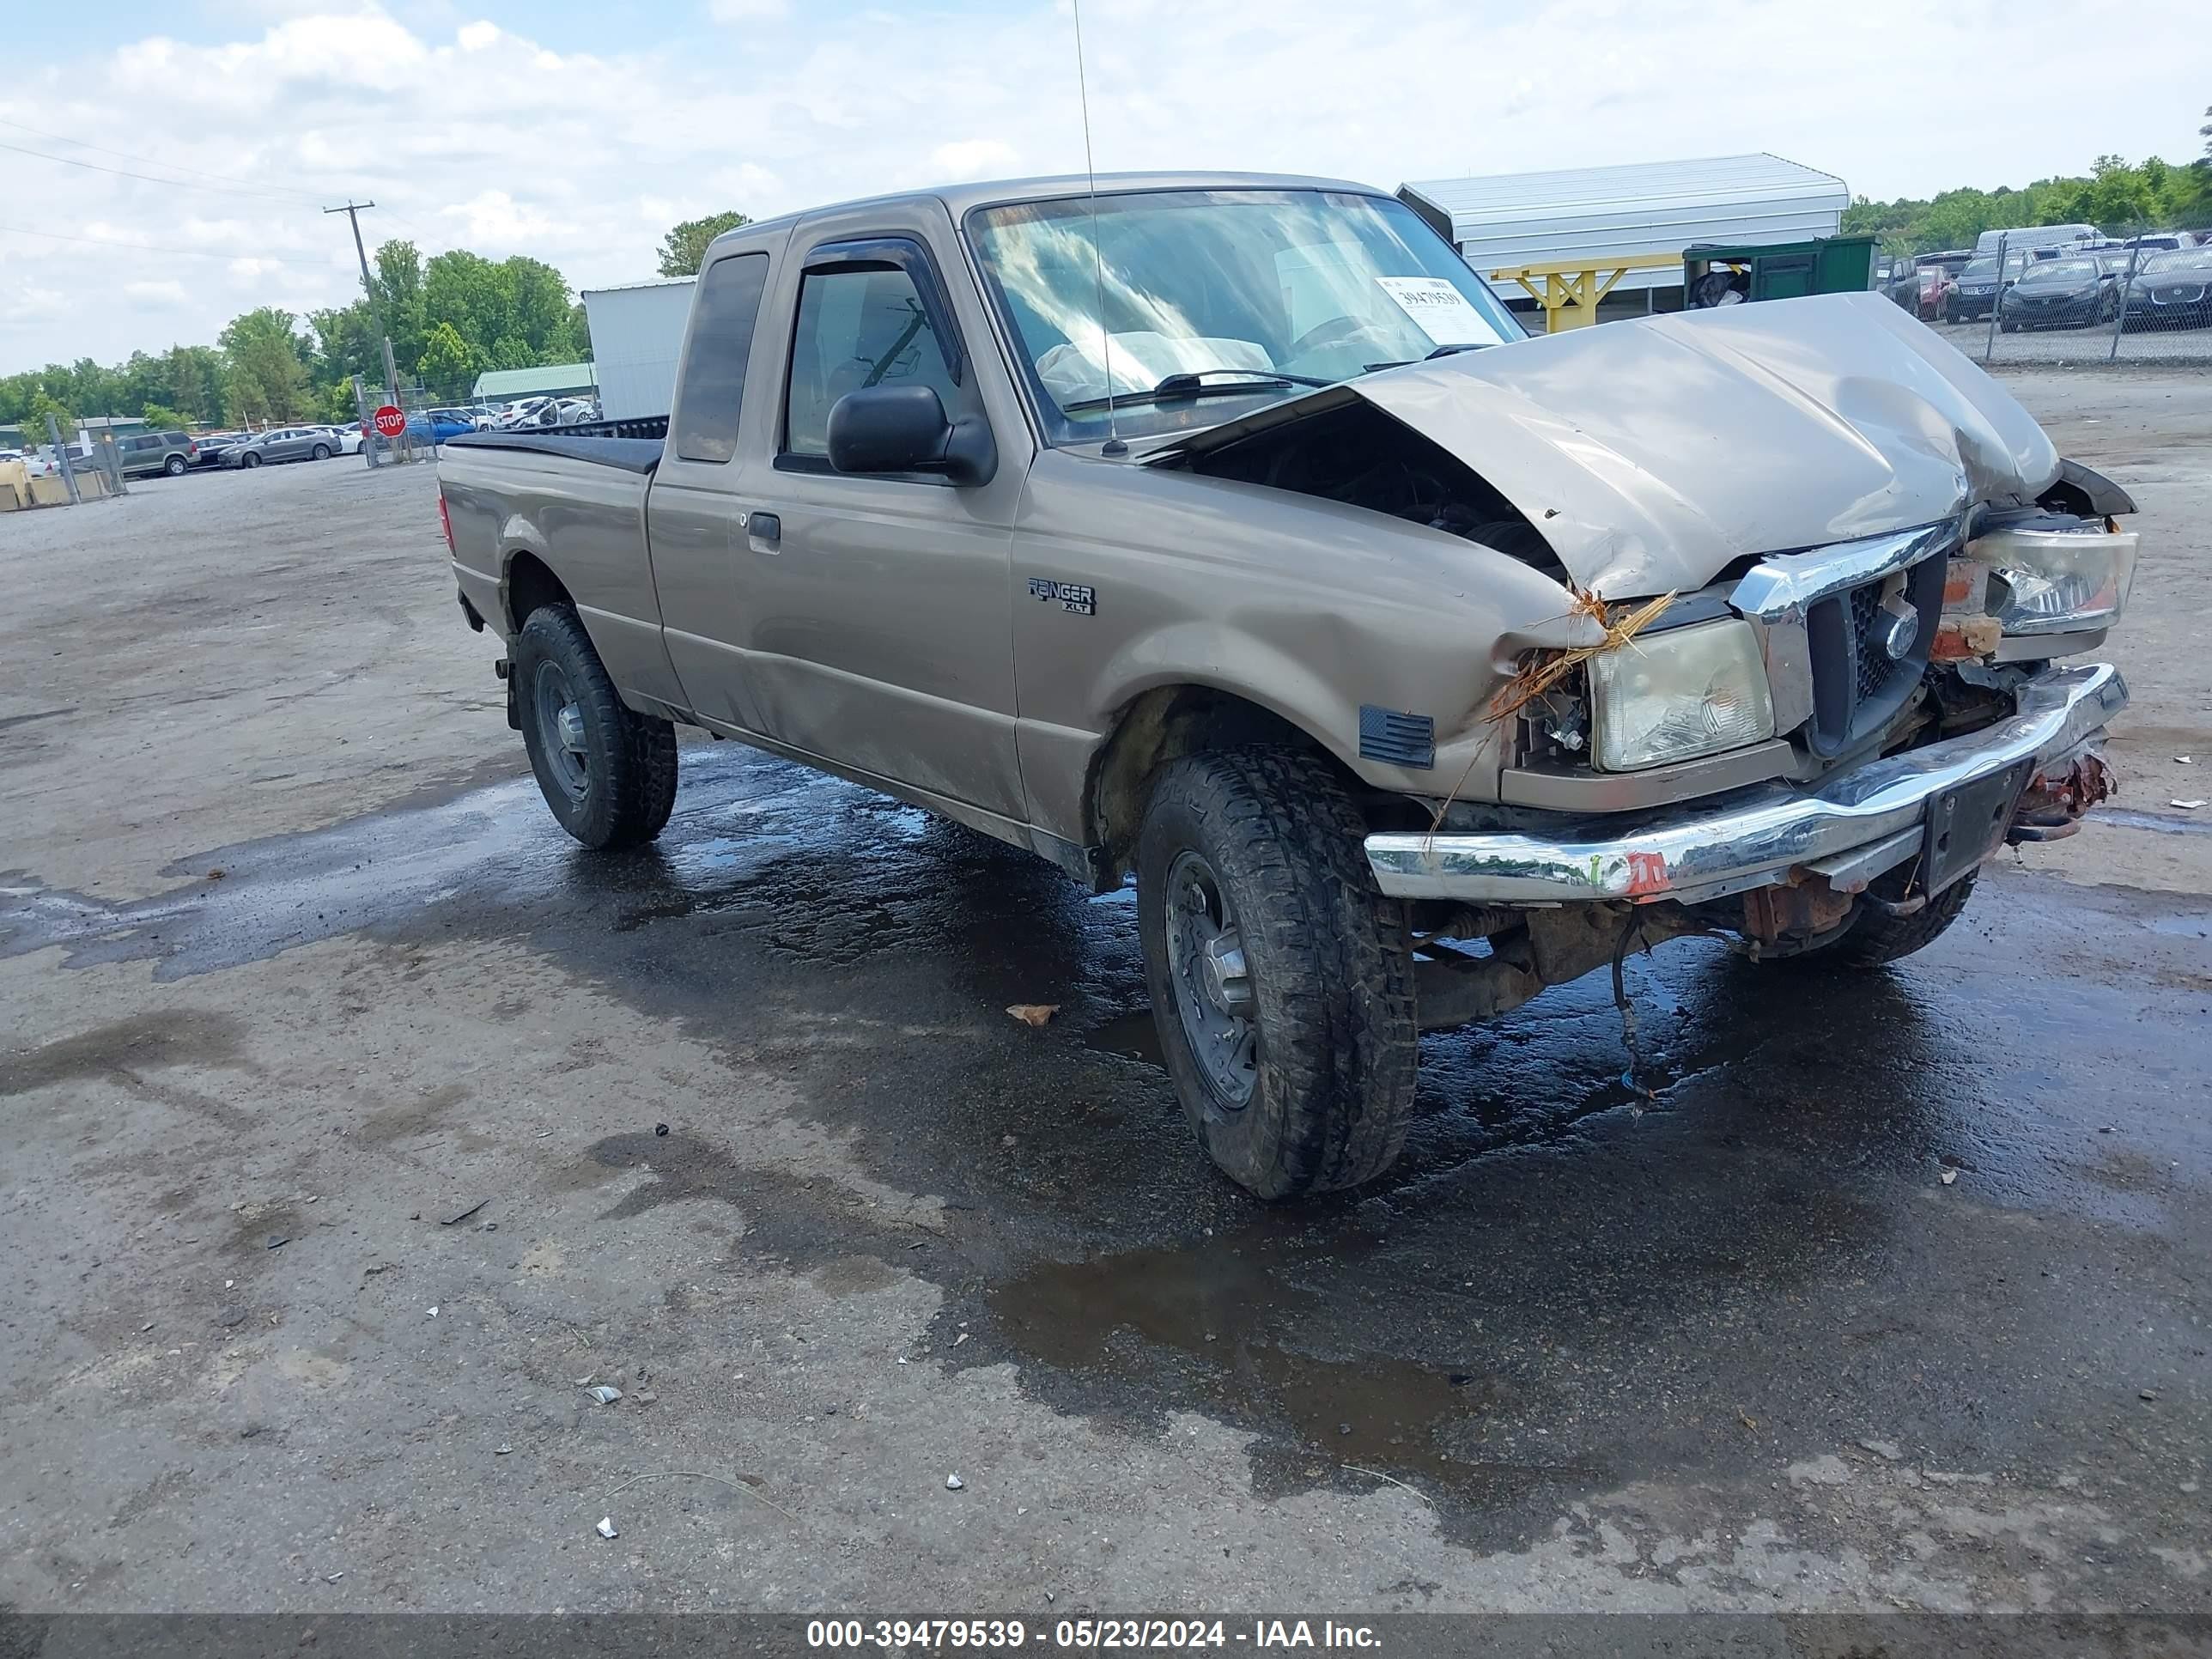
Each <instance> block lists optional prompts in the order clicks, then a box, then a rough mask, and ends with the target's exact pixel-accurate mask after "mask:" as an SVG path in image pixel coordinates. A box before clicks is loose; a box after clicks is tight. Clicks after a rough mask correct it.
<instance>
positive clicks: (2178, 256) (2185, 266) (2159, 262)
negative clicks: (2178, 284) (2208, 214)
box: [2137, 247, 2212, 276]
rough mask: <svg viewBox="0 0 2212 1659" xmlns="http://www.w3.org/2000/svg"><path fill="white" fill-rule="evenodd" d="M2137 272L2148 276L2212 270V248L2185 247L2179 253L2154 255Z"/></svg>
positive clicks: (2144, 261) (2145, 260)
mask: <svg viewBox="0 0 2212 1659" xmlns="http://www.w3.org/2000/svg"><path fill="white" fill-rule="evenodd" d="M2137 270H2138V274H2140V275H2142V276H2156V275H2157V274H2158V273H2159V272H2160V271H2166V270H2212V248H2201V247H2185V248H2183V249H2182V250H2181V251H2180V252H2178V253H2157V254H2152V255H2150V256H2149V257H2148V258H2145V259H2144V260H2143V262H2142V264H2141V265H2140V266H2139V267H2137Z"/></svg>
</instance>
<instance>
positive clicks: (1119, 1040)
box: [1083, 1008, 1167, 1069]
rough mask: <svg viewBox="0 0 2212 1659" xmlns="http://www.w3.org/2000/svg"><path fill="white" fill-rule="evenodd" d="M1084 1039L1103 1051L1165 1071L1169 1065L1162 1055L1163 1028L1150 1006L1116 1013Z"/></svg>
mask: <svg viewBox="0 0 2212 1659" xmlns="http://www.w3.org/2000/svg"><path fill="white" fill-rule="evenodd" d="M1083 1041H1084V1043H1085V1046H1087V1047H1089V1048H1095V1049H1097V1051H1098V1052H1099V1053H1100V1054H1120V1055H1121V1057H1122V1058H1123V1059H1125V1060H1145V1061H1147V1062H1148V1063H1150V1064H1152V1065H1154V1066H1160V1067H1161V1068H1162V1069H1165V1067H1166V1066H1167V1061H1166V1060H1164V1059H1162V1058H1161V1056H1160V1028H1159V1025H1158V1022H1157V1021H1155V1020H1154V1019H1153V1018H1152V1010H1151V1009H1150V1008H1133V1009H1131V1010H1130V1011H1129V1012H1127V1013H1126V1014H1115V1016H1113V1018H1110V1019H1107V1020H1103V1021H1102V1022H1101V1023H1099V1024H1097V1025H1094V1026H1092V1027H1091V1029H1090V1030H1087V1031H1085V1033H1084V1034H1083Z"/></svg>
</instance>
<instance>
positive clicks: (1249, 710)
mask: <svg viewBox="0 0 2212 1659" xmlns="http://www.w3.org/2000/svg"><path fill="white" fill-rule="evenodd" d="M1248 744H1270V745H1274V746H1279V747H1284V748H1293V749H1299V750H1304V751H1306V752H1308V753H1310V754H1311V755H1312V756H1314V757H1316V759H1318V760H1319V761H1321V762H1322V763H1323V764H1325V765H1326V766H1328V768H1329V769H1330V770H1331V771H1333V772H1335V773H1337V774H1338V775H1340V777H1341V778H1342V780H1343V781H1344V783H1345V785H1346V788H1348V789H1350V790H1352V792H1354V796H1355V799H1356V798H1357V796H1358V793H1364V791H1365V788H1366V786H1365V785H1364V783H1363V782H1362V781H1360V779H1359V777H1358V775H1357V774H1356V773H1354V772H1353V771H1352V768H1351V767H1349V766H1348V765H1346V763H1345V762H1344V760H1343V758H1342V757H1340V756H1339V755H1337V754H1336V753H1335V751H1334V750H1332V749H1331V748H1330V747H1329V745H1328V744H1327V743H1325V742H1323V741H1322V739H1321V738H1318V737H1316V735H1315V734H1314V733H1313V732H1311V731H1310V730H1308V729H1307V728H1306V727H1305V726H1304V725H1302V724H1300V723H1299V722H1298V721H1297V720H1292V719H1291V718H1290V717H1289V716H1288V715H1285V714H1282V713H1280V712H1279V711H1278V710H1276V709H1274V708H1269V707H1267V705H1266V704H1264V703H1262V702H1258V701H1256V700H1255V699H1254V698H1253V697H1251V696H1248V695H1246V694H1245V693H1243V692H1241V691H1237V690H1231V689H1229V688H1228V687H1225V686H1222V685H1218V684H1209V683H1206V682H1205V681H1201V680H1195V679H1189V680H1178V681H1175V682H1173V683H1170V684H1160V685H1153V686H1150V687H1148V688H1146V690H1142V691H1140V692H1139V693H1137V694H1136V695H1135V696H1133V697H1131V698H1129V699H1128V700H1127V702H1123V703H1122V704H1121V707H1120V708H1119V709H1117V710H1116V711H1115V715H1114V717H1113V720H1111V722H1110V723H1109V726H1108V728H1107V733H1106V738H1105V740H1104V741H1103V743H1101V744H1099V745H1098V746H1097V749H1096V750H1094V751H1093V752H1092V755H1091V763H1090V767H1089V769H1088V772H1087V775H1086V776H1085V781H1084V828H1085V838H1086V840H1087V841H1088V842H1089V843H1090V845H1091V847H1092V848H1095V849H1097V850H1096V852H1095V853H1094V854H1093V860H1094V863H1095V864H1096V866H1097V870H1096V872H1095V873H1096V876H1097V880H1098V883H1099V884H1100V886H1101V888H1102V890H1104V889H1107V888H1110V887H1112V886H1114V885H1116V884H1119V882H1120V880H1121V877H1122V876H1123V875H1125V874H1126V873H1127V872H1128V870H1129V869H1130V867H1131V864H1132V861H1133V858H1134V855H1135V849H1136V843H1137V831H1138V829H1139V826H1140V825H1141V824H1142V823H1143V822H1144V817H1145V808H1146V804H1147V803H1148V802H1149V801H1150V799H1151V798H1152V782H1153V780H1154V779H1155V778H1156V777H1157V775H1158V773H1159V771H1160V769H1161V768H1163V767H1164V766H1166V765H1168V764H1169V763H1170V762H1173V761H1177V760H1180V759H1182V757H1184V756H1186V755H1195V754H1200V753H1203V752H1205V751H1206V750H1216V749H1231V748H1238V747H1243V746H1245V745H1248Z"/></svg>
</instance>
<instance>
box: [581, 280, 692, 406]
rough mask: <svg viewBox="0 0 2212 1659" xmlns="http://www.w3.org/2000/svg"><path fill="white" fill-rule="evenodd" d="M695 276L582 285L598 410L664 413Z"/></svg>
mask: <svg viewBox="0 0 2212 1659" xmlns="http://www.w3.org/2000/svg"><path fill="white" fill-rule="evenodd" d="M694 283H696V278H694V277H690V276H676V277H671V278H670V279H669V280H667V281H665V282H659V283H624V284H623V286H622V287H620V288H598V289H585V290H584V293H583V295H582V298H583V301H584V314H585V315H586V317H587V318H589V319H591V325H592V357H593V358H594V359H595V360H596V361H597V362H598V364H599V411H600V413H601V414H602V415H604V416H605V417H606V418H607V419H608V420H610V421H629V420H635V419H636V418H638V417H639V416H647V415H665V414H667V413H668V411H669V409H670V407H671V405H672V404H674V403H675V401H676V359H677V356H678V353H680V352H681V351H682V350H683V349H684V324H685V323H686V322H688V321H689V320H690V316H691V289H692V287H693V285H694Z"/></svg>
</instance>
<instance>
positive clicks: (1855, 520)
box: [1146, 294, 2059, 599]
mask: <svg viewBox="0 0 2212 1659" xmlns="http://www.w3.org/2000/svg"><path fill="white" fill-rule="evenodd" d="M1355 396H1356V397H1358V398H1365V399H1366V400H1367V401H1368V402H1370V403H1371V404H1374V405H1375V406H1376V407H1377V408H1378V409H1381V410H1384V411H1385V412H1386V413H1388V414H1389V415H1391V416H1394V417H1395V418H1396V419H1397V420H1399V421H1401V422H1404V423H1405V424H1406V425H1407V426H1409V427H1411V428H1413V429H1414V430H1415V431H1417V432H1419V433H1420V434H1422V435H1424V436H1425V437H1427V438H1429V439H1431V441H1434V442H1436V443H1437V444H1438V445H1440V446H1441V447H1443V448H1444V449H1447V450H1449V452H1451V453H1452V454H1454V455H1455V456H1456V457H1458V458H1459V459H1462V460H1463V461H1465V462H1466V463H1467V464H1468V465H1469V466H1470V467H1472V468H1473V469H1474V471H1477V472H1478V473H1480V475H1481V476H1482V477H1484V478H1486V479H1487V480H1488V481H1489V482H1490V483H1491V484H1492V486H1494V487H1495V488H1496V489H1498V491H1499V492H1500V493H1502V494H1503V495H1504V496H1505V498H1506V499H1507V500H1508V501H1511V502H1512V503H1513V504H1514V506H1516V507H1518V508H1519V509H1520V510H1521V511H1522V513H1523V514H1525V515H1526V516H1527V518H1528V521H1529V522H1530V523H1531V524H1533V525H1534V526H1536V528H1537V529H1538V530H1539V531H1541V532H1542V533H1543V535H1544V537H1545V538H1546V539H1547V540H1548V541H1549V542H1550V543H1551V544H1552V546H1553V550H1555V551H1556V552H1557V553H1558V555H1559V561H1560V562H1561V563H1562V564H1564V565H1565V567H1566V568H1567V570H1568V572H1569V574H1571V575H1572V576H1573V577H1574V578H1575V580H1577V582H1579V583H1580V584H1581V585H1582V586H1584V587H1585V588H1590V589H1594V590H1595V591H1596V592H1599V593H1601V594H1602V595H1604V596H1605V597H1606V598H1607V599H1634V598H1638V597H1642V596H1645V595H1650V594H1655V593H1660V592H1667V591H1668V590H1674V589H1680V590H1688V589H1692V588H1697V587H1701V586H1705V584H1706V583H1708V582H1710V581H1711V580H1714V578H1715V577H1716V576H1717V575H1718V574H1719V573H1720V571H1721V570H1722V569H1723V568H1724V567H1726V566H1727V565H1728V564H1729V563H1730V562H1732V561H1734V560H1735V559H1737V558H1740V557H1741V556H1744V555H1746V554H1754V553H1774V552H1782V551H1787V550H1794V549H1798V548H1806V547H1815V546H1819V545H1821V544H1825V543H1829V542H1837V541H1847V540H1850V539H1852V538H1857V537H1862V536H1873V535H1879V534H1881V533H1883V532H1887V531H1893V530H1899V529H1904V528H1906V527H1909V526H1916V525H1923V524H1932V523H1935V522H1936V521H1938V520H1943V519H1947V518H1954V517H1956V516H1957V515H1958V514H1960V513H1962V512H1963V511H1964V510H1965V509H1966V507H1969V506H1971V505H1972V504H1974V503H1976V502H1980V501H2002V500H2011V499H2015V498H2017V499H2021V500H2024V501H2025V500H2033V498H2034V497H2035V496H2037V495H2040V494H2041V493H2042V492H2043V491H2044V490H2045V489H2047V488H2049V487H2050V485H2051V483H2052V482H2053V480H2055V479H2056V478H2057V476H2058V470H2059V457H2058V453H2057V450H2055V449H2054V448H2052V447H2051V441H2050V439H2048V438H2046V437H2045V435H2044V434H2043V429H2042V428H2040V427H2039V426H2038V425H2037V424H2036V423H2035V422H2034V420H2033V418H2032V417H2031V416H2029V415H2028V413H2027V410H2024V409H2022V408H2021V406H2020V404H2018V403H2016V402H2015V401H2014V399H2013V398H2012V396H2011V394H2010V393H2008V392H2006V391H2005V390H2004V389H2003V388H2002V386H1999V385H1997V383H1996V381H1995V380H1991V379H1990V377H1989V376H1988V375H1987V374H1984V373H1983V372H1982V370H1981V369H1980V368H1977V367H1976V366H1975V365H1974V364H1973V363H1972V362H1968V361H1967V360H1966V358H1965V357H1964V356H1960V354H1959V353H1958V352H1957V351H1955V350H1954V349H1952V348H1951V347H1950V346H1948V345H1947V344H1945V343H1943V342H1942V340H1940V339H1938V338H1937V337H1936V336H1935V334H1933V333H1932V332H1930V331H1929V330H1928V329H1927V328H1926V327H1924V326H1923V325H1921V324H1920V323H1919V322H1917V320H1915V319H1912V318H1911V317H1908V316H1906V315H1905V313H1904V312H1903V311H1902V310H1900V309H1899V307H1896V306H1895V305H1893V304H1892V303H1891V302H1890V301H1887V300H1886V299H1884V298H1882V297H1881V295H1875V294H1842V295H1819V296H1815V297H1812V298H1807V299H1801V300H1787V301H1771V302H1769V303H1766V304H1763V305H1746V306H1730V307H1723V308H1720V309H1717V310H1711V311H1696V312H1685V313H1679V314H1675V315H1672V316H1666V317H1651V318H1640V319H1636V320H1634V321H1631V322H1623V323H1608V324H1606V325H1602V326H1600V327H1595V328H1581V329H1576V330H1573V331H1570V332H1567V333H1565V334H1555V335H1549V336H1546V337H1541V338H1537V339H1531V340H1528V341H1526V342H1516V343H1513V344H1510V345H1504V346H1497V347H1492V348H1491V349H1486V350H1482V351H1469V352H1462V353H1460V354H1458V355H1456V356H1450V357H1442V358H1437V359H1436V360H1435V361H1433V362H1422V363H1413V364H1409V365H1407V367H1405V368H1397V369H1388V370H1384V371H1382V372H1380V373H1377V374H1368V375H1363V376H1362V377H1361V378H1359V379H1358V380H1352V381H1348V382H1346V383H1345V384H1344V385H1342V386H1332V387H1329V388H1328V389H1327V390H1325V391H1320V392H1313V393H1310V394H1309V395H1308V396H1306V397H1303V398H1289V399H1286V400H1285V401H1284V402H1282V403H1279V404H1271V405H1269V406H1268V407H1267V408H1266V409H1264V410H1255V412H1254V413H1253V414H1251V415H1248V416H1243V417H1242V418H1240V419H1238V420H1236V421H1231V422H1226V423H1225V424H1224V425H1222V426H1218V427H1214V428H1209V429H1208V430H1207V431H1206V432H1203V433H1200V434H1198V435H1195V436H1194V437H1188V438H1185V439H1183V440H1182V441H1179V442H1177V443H1176V444H1174V445H1172V446H1170V447H1165V448H1164V449H1163V450H1161V451H1159V452H1158V453H1155V454H1153V455H1151V456H1148V457H1146V459H1147V460H1148V461H1154V462H1158V461H1170V462H1172V461H1173V460H1174V459H1180V458H1194V457H1195V456H1197V455H1200V454H1202V453H1206V451H1207V450H1210V449H1213V448H1218V447H1221V446H1222V445H1224V444H1225V443H1228V442H1232V441H1236V440H1237V439H1239V438H1243V437H1245V436H1249V435H1251V434H1253V433H1255V432H1258V431H1262V430H1265V429H1267V428H1270V427H1273V426H1276V425H1279V424H1281V423H1283V422H1287V421H1295V420H1297V419H1298V418H1300V417H1301V416H1303V415H1305V414H1308V413H1318V412H1320V411H1321V410H1323V409H1328V408H1335V407H1340V406H1341V405H1342V404H1344V403H1346V402H1347V401H1348V400H1349V398H1352V397H1355Z"/></svg>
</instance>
